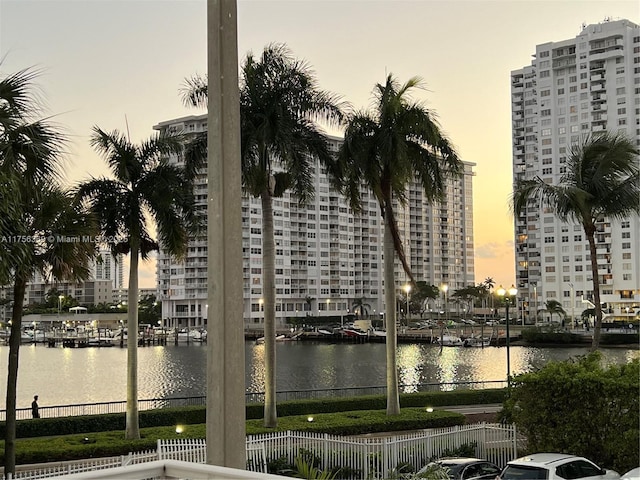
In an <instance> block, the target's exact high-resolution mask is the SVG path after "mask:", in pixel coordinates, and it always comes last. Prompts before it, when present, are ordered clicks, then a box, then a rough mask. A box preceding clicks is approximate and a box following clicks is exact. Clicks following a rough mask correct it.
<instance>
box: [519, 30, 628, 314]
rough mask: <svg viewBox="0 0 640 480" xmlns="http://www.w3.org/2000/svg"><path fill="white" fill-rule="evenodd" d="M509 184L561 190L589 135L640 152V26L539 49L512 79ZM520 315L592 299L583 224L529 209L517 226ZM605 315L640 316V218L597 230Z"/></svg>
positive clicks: (578, 308)
mask: <svg viewBox="0 0 640 480" xmlns="http://www.w3.org/2000/svg"><path fill="white" fill-rule="evenodd" d="M511 110H512V120H513V122H512V123H513V131H512V135H513V176H514V181H516V180H520V179H531V178H535V177H540V178H542V179H543V180H544V181H547V182H551V183H557V182H558V180H559V179H560V177H561V176H562V174H563V173H564V172H565V162H566V159H567V157H568V156H569V154H570V149H571V147H572V145H574V144H576V143H578V142H580V141H581V140H582V139H583V137H584V135H586V134H597V133H598V132H603V131H605V130H609V131H612V132H624V133H626V134H627V136H628V137H630V138H631V139H633V140H634V141H635V143H636V145H640V126H639V125H640V27H638V25H636V24H635V23H633V22H630V21H629V20H616V21H608V20H605V21H604V22H602V23H598V24H594V25H588V26H585V27H583V29H582V31H581V32H580V33H579V34H578V35H577V36H576V37H575V38H571V39H568V40H562V41H558V42H548V43H543V44H541V45H538V46H536V50H535V54H534V59H533V61H532V62H531V65H528V66H525V67H523V68H522V69H519V70H515V71H512V72H511ZM514 235H515V237H514V238H515V264H516V277H517V283H518V284H517V286H518V287H519V288H520V292H519V293H518V296H519V297H520V299H521V303H520V305H519V308H522V309H523V310H524V312H525V315H526V316H527V317H529V318H530V319H533V318H534V317H535V312H536V310H540V309H544V304H545V302H546V301H548V300H556V301H559V302H561V304H562V307H563V308H564V310H565V311H566V312H567V313H568V314H569V315H570V316H573V317H579V316H580V314H581V313H582V311H583V310H585V309H586V308H588V307H587V305H588V304H586V303H584V302H583V301H582V299H583V298H584V299H585V300H593V287H592V283H591V282H592V276H591V264H590V255H589V247H588V244H587V241H586V238H585V236H584V232H583V229H582V227H581V226H580V225H574V224H567V223H563V222H560V221H559V220H557V219H556V217H555V216H554V214H553V212H551V211H545V210H541V209H540V208H539V207H538V205H537V204H534V203H533V202H532V203H530V204H529V205H527V209H526V211H525V213H524V215H522V216H521V217H519V218H517V219H516V222H515V232H514ZM596 241H597V245H598V247H597V248H598V264H599V271H598V275H599V277H600V278H599V279H600V285H601V292H600V293H601V301H602V302H604V303H605V304H606V305H605V316H608V318H609V319H610V320H611V319H613V318H615V319H618V320H625V319H627V320H628V319H631V318H633V317H634V316H637V315H638V313H639V311H640V219H639V218H638V217H637V216H634V217H631V218H627V219H624V220H622V221H616V220H611V219H608V218H605V219H603V220H602V222H600V223H599V225H598V233H597V235H596Z"/></svg>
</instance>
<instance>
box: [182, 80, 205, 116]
mask: <svg viewBox="0 0 640 480" xmlns="http://www.w3.org/2000/svg"><path fill="white" fill-rule="evenodd" d="M208 82H209V80H208V77H207V75H204V76H201V75H197V74H196V75H193V76H192V77H190V78H186V79H185V80H184V82H183V84H182V86H181V87H180V90H179V93H180V96H181V97H182V103H183V104H184V106H185V107H196V108H207V106H208V100H209V95H208V94H209V91H208V90H209V83H208Z"/></svg>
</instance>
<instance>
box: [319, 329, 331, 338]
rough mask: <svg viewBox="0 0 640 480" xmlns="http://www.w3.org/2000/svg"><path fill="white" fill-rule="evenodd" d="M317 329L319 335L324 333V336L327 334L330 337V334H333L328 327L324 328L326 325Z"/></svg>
mask: <svg viewBox="0 0 640 480" xmlns="http://www.w3.org/2000/svg"><path fill="white" fill-rule="evenodd" d="M317 331H318V333H319V334H320V335H325V336H327V337H329V336H331V337H332V336H333V331H331V330H329V329H328V328H326V327H320V328H318V330H317Z"/></svg>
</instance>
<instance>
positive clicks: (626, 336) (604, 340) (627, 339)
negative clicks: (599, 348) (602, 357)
mask: <svg viewBox="0 0 640 480" xmlns="http://www.w3.org/2000/svg"><path fill="white" fill-rule="evenodd" d="M639 343H640V333H638V332H634V333H605V332H603V333H602V336H601V337H600V345H638V344H639Z"/></svg>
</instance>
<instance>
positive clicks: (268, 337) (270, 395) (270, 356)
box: [260, 189, 278, 428]
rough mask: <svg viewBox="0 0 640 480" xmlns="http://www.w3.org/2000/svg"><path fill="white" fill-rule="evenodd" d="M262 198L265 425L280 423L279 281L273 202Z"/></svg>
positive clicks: (266, 193) (268, 196) (265, 196)
mask: <svg viewBox="0 0 640 480" xmlns="http://www.w3.org/2000/svg"><path fill="white" fill-rule="evenodd" d="M260 199H261V200H262V288H263V290H262V296H263V298H264V362H265V379H264V426H265V427H267V428H276V427H277V426H278V412H277V410H276V282H275V274H276V273H275V245H274V238H273V205H272V203H271V192H270V191H269V190H268V189H265V190H264V191H263V192H262V194H261V195H260Z"/></svg>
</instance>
